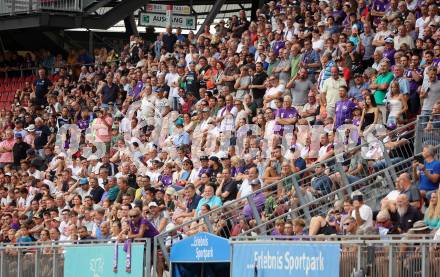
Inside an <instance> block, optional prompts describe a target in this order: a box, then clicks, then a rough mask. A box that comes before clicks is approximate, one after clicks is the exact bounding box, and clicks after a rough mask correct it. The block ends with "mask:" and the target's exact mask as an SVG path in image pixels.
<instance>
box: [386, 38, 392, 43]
mask: <svg viewBox="0 0 440 277" xmlns="http://www.w3.org/2000/svg"><path fill="white" fill-rule="evenodd" d="M385 43H394V39H393V38H392V37H387V38H386V39H385Z"/></svg>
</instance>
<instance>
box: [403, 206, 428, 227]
mask: <svg viewBox="0 0 440 277" xmlns="http://www.w3.org/2000/svg"><path fill="white" fill-rule="evenodd" d="M422 219H423V216H422V214H421V213H420V211H419V210H418V209H417V208H415V207H413V206H409V207H408V211H407V212H406V214H404V215H403V216H400V215H399V227H400V230H401V231H402V233H406V232H407V231H408V230H409V229H411V228H412V227H413V225H414V223H416V222H417V221H419V220H422Z"/></svg>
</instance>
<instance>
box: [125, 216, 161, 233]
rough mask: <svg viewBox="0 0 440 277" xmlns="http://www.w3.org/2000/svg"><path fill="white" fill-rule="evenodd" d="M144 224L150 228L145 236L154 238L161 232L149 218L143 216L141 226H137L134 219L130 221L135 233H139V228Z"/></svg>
mask: <svg viewBox="0 0 440 277" xmlns="http://www.w3.org/2000/svg"><path fill="white" fill-rule="evenodd" d="M142 225H147V227H148V230H145V231H144V235H143V236H142V237H143V238H154V237H155V236H157V235H159V232H158V231H157V230H156V228H154V226H153V224H151V222H150V221H148V219H146V218H143V217H141V220H140V221H139V226H135V225H134V224H133V221H130V228H131V232H132V233H133V234H135V235H137V234H139V229H140V228H141V226H142Z"/></svg>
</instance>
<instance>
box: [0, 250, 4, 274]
mask: <svg viewBox="0 0 440 277" xmlns="http://www.w3.org/2000/svg"><path fill="white" fill-rule="evenodd" d="M3 255H4V249H0V277H3V268H4V267H3V263H4V261H3V259H4V256H3Z"/></svg>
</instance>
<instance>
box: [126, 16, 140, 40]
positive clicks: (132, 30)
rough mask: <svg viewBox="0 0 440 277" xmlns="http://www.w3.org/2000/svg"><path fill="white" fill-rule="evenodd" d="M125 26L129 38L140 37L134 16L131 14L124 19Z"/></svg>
mask: <svg viewBox="0 0 440 277" xmlns="http://www.w3.org/2000/svg"><path fill="white" fill-rule="evenodd" d="M124 25H125V33H126V34H127V35H129V36H131V35H135V36H137V35H139V32H138V30H137V27H136V22H135V20H134V15H133V14H131V15H129V16H127V17H126V18H124Z"/></svg>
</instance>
